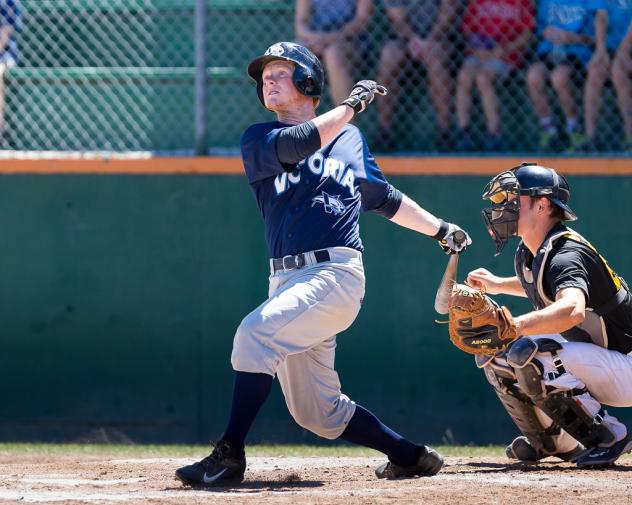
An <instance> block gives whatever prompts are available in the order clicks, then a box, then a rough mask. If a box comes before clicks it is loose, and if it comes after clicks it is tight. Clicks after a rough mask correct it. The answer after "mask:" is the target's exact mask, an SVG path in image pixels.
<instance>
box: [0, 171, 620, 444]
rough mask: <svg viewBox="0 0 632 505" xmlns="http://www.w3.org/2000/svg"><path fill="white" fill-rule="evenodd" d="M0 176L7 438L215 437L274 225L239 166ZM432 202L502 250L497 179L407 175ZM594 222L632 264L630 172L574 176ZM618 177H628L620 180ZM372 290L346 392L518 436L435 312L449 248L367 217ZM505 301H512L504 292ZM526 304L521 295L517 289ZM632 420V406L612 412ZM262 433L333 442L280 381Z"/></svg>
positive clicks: (477, 239) (1, 384)
mask: <svg viewBox="0 0 632 505" xmlns="http://www.w3.org/2000/svg"><path fill="white" fill-rule="evenodd" d="M1 181H2V184H0V229H1V230H2V254H1V255H0V272H1V282H0V299H1V303H0V320H1V321H2V339H1V342H2V346H1V351H0V396H1V397H2V402H0V440H54V441H82V440H108V441H134V442H205V441H207V440H209V439H212V438H215V437H217V436H219V435H220V434H221V430H222V429H223V427H224V423H225V421H226V419H227V412H228V408H229V403H230V395H231V382H232V370H231V368H230V350H231V343H232V337H233V333H234V330H235V329H236V327H237V325H238V324H239V322H240V320H241V318H242V317H243V316H244V315H245V314H247V313H248V312H249V311H250V310H252V309H253V308H254V307H256V306H257V305H258V304H259V303H260V302H261V301H263V300H264V299H265V298H266V296H267V275H268V270H267V268H268V267H267V255H266V251H265V244H264V240H263V230H262V228H263V227H262V223H261V221H260V217H259V214H258V211H257V210H256V206H255V203H254V200H253V198H252V196H251V194H250V190H249V189H248V186H247V183H246V181H245V178H243V177H239V176H225V177H207V176H199V177H198V176H177V175H172V176H158V175H155V176H109V175H95V176H87V175H86V176H64V175H51V176H35V175H34V176H26V175H10V176H9V175H7V176H3V177H2V178H1ZM391 181H392V182H393V183H394V184H395V185H396V186H398V187H399V188H401V190H402V191H404V192H406V193H407V194H409V195H410V196H411V197H413V198H415V199H416V200H417V201H418V202H419V203H420V204H421V205H422V206H424V207H426V208H428V209H429V210H431V211H433V212H434V213H436V214H437V215H440V216H442V217H444V218H445V219H448V220H453V221H456V222H458V223H459V224H460V225H462V226H463V227H464V228H465V229H467V230H468V231H469V232H470V233H471V235H472V237H473V239H474V245H473V247H471V248H470V249H468V251H467V252H466V253H465V254H464V255H463V256H462V258H461V261H460V274H459V279H460V280H463V278H464V277H465V275H466V273H467V272H468V271H469V270H470V269H473V268H475V267H478V266H485V267H487V268H489V269H491V270H492V271H494V272H497V273H500V274H503V275H509V274H511V272H512V249H513V245H515V242H514V243H513V245H510V246H509V247H508V248H507V250H506V251H505V253H504V254H503V255H502V256H500V257H497V258H494V257H493V252H494V245H493V242H492V241H491V240H490V239H489V237H488V236H487V232H486V231H485V228H484V225H483V222H482V220H481V218H480V209H481V208H482V203H483V202H482V201H481V200H480V199H479V195H480V192H481V190H482V188H483V186H484V185H485V183H486V182H487V178H486V177H430V176H427V177H392V178H391ZM570 184H571V187H572V188H573V198H572V200H571V205H572V207H573V208H574V210H575V211H576V212H577V213H578V214H579V216H580V220H579V221H577V222H576V223H574V224H575V229H576V230H577V231H579V232H581V233H585V234H586V236H587V237H588V238H589V239H590V240H591V241H592V242H593V244H594V245H595V246H596V247H597V248H598V249H599V250H600V252H601V253H602V254H603V255H604V256H605V257H606V258H607V259H608V261H609V263H610V264H611V265H612V266H613V268H615V270H617V271H618V272H619V273H620V274H621V275H623V276H626V275H627V276H628V277H630V276H632V264H631V263H630V254H629V244H630V243H632V231H631V230H630V227H629V226H628V225H627V219H628V218H629V216H630V215H632V202H631V200H630V199H629V198H627V197H625V195H627V194H629V193H630V191H631V190H632V180H631V179H629V178H615V177H587V176H585V177H580V176H576V177H571V178H570ZM613 188H616V191H613ZM361 226H362V232H363V233H362V235H363V237H364V242H365V246H366V252H365V268H366V274H367V295H366V298H365V303H364V307H363V309H362V311H361V312H360V315H359V317H358V319H357V320H356V322H355V324H354V325H353V326H352V327H351V328H350V329H349V330H348V331H346V332H344V333H343V334H341V335H340V336H339V339H338V352H337V368H338V370H339V373H340V377H341V380H342V384H343V390H344V391H345V392H346V393H347V394H348V395H349V396H350V397H351V398H353V399H354V400H356V401H357V402H359V403H362V404H363V405H365V406H367V407H368V408H369V409H371V410H373V411H374V412H375V413H376V414H378V415H379V416H380V417H381V418H382V419H384V421H386V422H387V423H389V424H391V425H392V426H394V427H395V428H396V429H398V430H399V431H401V432H402V433H403V434H406V435H407V436H410V437H412V438H413V439H415V440H419V441H428V442H431V443H438V442H442V441H443V442H455V443H461V444H463V443H470V442H473V443H477V444H484V443H490V442H495V443H503V442H507V441H508V440H509V439H510V437H511V436H513V435H514V434H515V433H516V429H515V428H514V427H513V425H512V423H511V421H510V420H509V417H508V415H507V414H506V413H505V412H504V410H503V409H502V408H501V407H500V404H499V402H498V400H497V398H496V396H495V394H494V392H493V390H492V389H491V387H490V386H489V385H488V384H487V382H486V380H485V378H484V376H483V374H482V373H481V372H480V371H479V370H477V369H476V367H475V366H474V363H473V358H472V357H471V356H469V355H466V354H464V353H462V352H460V351H459V350H458V349H456V348H455V347H453V346H452V344H451V343H450V341H449V339H448V334H447V327H446V326H442V325H438V324H436V323H435V322H434V320H435V318H437V317H438V316H437V315H436V314H435V313H434V310H433V301H434V295H435V291H436V287H437V285H438V283H439V281H440V278H441V276H442V273H443V270H444V267H445V265H446V262H447V257H446V256H445V255H444V254H443V253H442V251H441V250H440V249H439V248H438V247H437V245H436V244H435V243H434V241H433V240H431V239H428V238H427V237H425V236H422V235H418V234H416V233H414V232H412V231H409V230H406V229H403V228H400V227H398V226H396V225H393V224H392V223H389V222H388V221H386V220H384V219H383V218H381V217H379V216H377V215H374V214H368V215H365V216H363V218H362V221H361ZM500 298H501V297H499V299H500ZM502 302H503V303H507V304H508V305H509V307H510V308H511V309H512V310H513V311H514V312H518V313H519V312H521V311H525V310H527V308H528V306H527V304H526V302H525V301H524V300H521V299H510V298H503V299H502ZM613 410H614V411H616V412H617V413H618V414H620V415H621V417H622V418H623V420H627V421H632V415H631V414H630V412H629V410H627V411H626V410H617V409H613ZM250 440H251V441H253V442H310V443H311V442H318V441H319V439H317V438H316V437H314V436H312V435H310V434H309V433H307V432H305V431H303V430H302V429H300V428H299V427H298V426H296V425H295V424H294V422H293V421H292V419H291V417H290V416H289V414H288V413H287V410H286V408H285V405H284V402H283V398H282V396H281V394H280V388H278V387H277V386H276V383H275V386H274V388H273V394H272V396H271V398H270V399H269V401H268V403H267V404H266V405H265V406H264V408H263V410H262V412H261V415H260V417H259V418H258V420H257V422H256V424H255V427H254V429H253V431H252V433H251V436H250Z"/></svg>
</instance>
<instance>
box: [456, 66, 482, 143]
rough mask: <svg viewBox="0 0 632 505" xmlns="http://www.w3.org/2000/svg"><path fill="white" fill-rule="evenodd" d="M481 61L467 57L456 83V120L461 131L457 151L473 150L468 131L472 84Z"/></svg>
mask: <svg viewBox="0 0 632 505" xmlns="http://www.w3.org/2000/svg"><path fill="white" fill-rule="evenodd" d="M478 65H479V62H478V60H476V59H475V58H467V59H466V60H465V61H464V62H463V65H461V69H460V70H459V75H458V77H457V85H456V121H457V126H458V127H459V132H458V134H457V139H456V149H457V151H471V150H473V149H474V141H473V140H472V137H471V135H470V132H469V131H468V128H469V126H470V119H471V115H472V86H473V85H474V80H475V79H476V73H477V68H478Z"/></svg>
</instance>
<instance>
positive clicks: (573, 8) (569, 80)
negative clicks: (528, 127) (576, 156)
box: [527, 0, 607, 150]
mask: <svg viewBox="0 0 632 505" xmlns="http://www.w3.org/2000/svg"><path fill="white" fill-rule="evenodd" d="M536 24H537V34H538V37H539V43H538V48H537V56H538V61H536V62H535V63H533V64H532V65H531V67H530V68H529V70H528V72H527V87H528V89H529V96H530V97H531V101H532V102H533V105H534V108H535V111H536V114H537V115H538V117H539V120H540V127H541V134H540V149H541V150H557V149H559V148H560V147H561V142H560V136H559V133H558V129H557V126H556V124H555V121H554V119H553V112H552V109H551V105H550V104H549V100H548V98H547V94H546V83H547V81H549V80H550V82H551V84H552V86H553V88H554V90H555V92H556V94H557V97H558V99H559V102H560V106H561V108H562V111H563V113H564V116H565V118H566V134H567V136H568V139H569V141H570V143H571V145H576V144H578V143H581V141H582V140H583V135H582V133H581V131H580V128H579V120H578V107H577V103H576V98H575V92H574V91H575V90H574V88H575V86H577V84H578V83H579V82H581V78H582V77H583V75H584V72H585V70H586V66H587V65H588V63H589V61H591V58H592V61H595V62H596V64H597V62H600V61H603V59H604V57H605V56H607V52H606V37H605V35H606V32H605V29H606V26H607V13H606V10H605V5H604V2H603V0H542V1H540V2H538V13H537V19H536ZM593 44H594V46H595V54H594V55H593V52H592V46H593Z"/></svg>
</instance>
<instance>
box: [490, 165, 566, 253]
mask: <svg viewBox="0 0 632 505" xmlns="http://www.w3.org/2000/svg"><path fill="white" fill-rule="evenodd" d="M510 195H513V196H514V198H510ZM521 195H522V196H534V197H536V196H543V197H546V198H548V199H549V200H550V201H551V202H552V203H553V204H554V205H557V206H558V207H560V208H561V209H562V210H563V211H564V220H565V221H575V220H576V219H577V216H576V215H575V213H574V212H573V211H572V210H571V208H570V207H569V206H568V200H569V198H570V190H569V187H568V182H567V181H566V179H565V178H564V177H563V176H561V175H559V174H558V173H557V172H556V171H555V170H553V169H552V168H546V167H542V166H540V165H537V164H535V163H522V164H521V165H519V166H517V167H514V168H511V169H509V170H507V171H505V172H502V173H500V174H498V175H497V176H496V177H494V178H493V179H492V180H491V181H489V183H488V184H487V186H485V189H484V190H483V199H484V200H490V201H491V203H492V206H491V207H489V208H486V209H483V220H484V221H485V225H486V226H487V230H488V231H489V233H490V235H491V236H492V238H493V239H494V242H496V254H495V255H496V256H498V255H499V254H500V253H501V252H502V250H503V248H504V247H505V244H506V243H507V241H508V240H509V238H510V237H516V236H517V235H518V218H519V215H520V198H519V197H520V196H521Z"/></svg>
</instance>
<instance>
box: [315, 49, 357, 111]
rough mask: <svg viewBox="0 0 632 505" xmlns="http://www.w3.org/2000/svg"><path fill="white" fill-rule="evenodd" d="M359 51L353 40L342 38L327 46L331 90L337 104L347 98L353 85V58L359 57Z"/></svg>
mask: <svg viewBox="0 0 632 505" xmlns="http://www.w3.org/2000/svg"><path fill="white" fill-rule="evenodd" d="M357 51H358V50H357V48H355V47H354V44H353V42H351V41H349V40H345V39H342V40H339V41H337V42H334V43H333V44H330V45H329V46H327V47H326V48H325V51H324V52H323V60H324V63H325V69H326V72H327V78H328V79H329V87H330V90H329V92H330V94H331V98H332V100H333V101H334V103H335V104H339V103H340V102H342V101H343V100H344V99H346V98H347V97H348V96H349V92H350V91H351V88H352V87H353V68H354V66H353V64H354V61H353V58H354V57H357Z"/></svg>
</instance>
